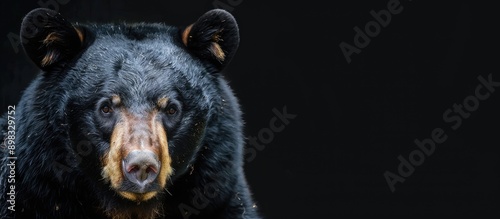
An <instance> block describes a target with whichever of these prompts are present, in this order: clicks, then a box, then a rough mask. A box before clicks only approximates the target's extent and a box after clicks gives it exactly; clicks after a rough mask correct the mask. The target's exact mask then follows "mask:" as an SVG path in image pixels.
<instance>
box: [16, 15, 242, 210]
mask: <svg viewBox="0 0 500 219" xmlns="http://www.w3.org/2000/svg"><path fill="white" fill-rule="evenodd" d="M21 31H22V32H21V33H22V36H23V40H24V42H23V46H24V48H25V51H26V53H27V54H28V56H29V57H30V58H31V59H32V60H33V61H34V63H35V64H37V65H38V66H39V67H40V68H41V69H42V70H43V77H44V81H45V82H44V83H46V84H47V85H48V86H55V87H59V88H61V89H63V88H64V90H61V91H60V92H61V99H62V100H63V101H61V102H62V103H64V105H63V106H60V108H62V110H63V111H64V114H65V116H66V119H67V122H68V124H70V129H69V137H70V139H71V145H70V147H72V149H73V150H75V151H77V152H78V150H79V148H78V145H80V144H81V143H82V142H90V145H91V149H92V150H90V152H88V153H85V156H83V159H82V162H81V164H80V166H81V167H82V170H83V174H85V175H88V176H89V177H90V178H99V179H102V180H101V181H99V182H98V183H100V184H99V185H98V186H102V187H106V188H109V187H110V188H111V189H112V190H113V191H115V192H116V193H118V194H119V195H120V196H121V197H123V198H126V199H128V200H131V201H135V202H142V201H147V200H149V199H151V198H153V197H155V196H157V194H158V193H162V192H163V191H164V190H165V189H166V188H167V184H168V182H169V181H172V180H175V179H176V177H178V176H181V175H183V174H185V173H186V171H187V170H188V169H189V168H188V167H189V166H190V165H191V164H192V162H193V158H194V156H195V155H196V153H197V152H198V150H199V149H200V147H201V146H202V145H201V142H202V140H203V138H204V134H205V128H206V125H207V123H208V122H209V120H210V118H211V117H212V116H213V114H214V109H213V106H212V105H211V103H212V102H214V100H213V98H220V97H218V96H217V93H218V92H219V91H218V90H217V89H218V87H217V78H216V77H215V75H214V74H218V72H219V71H220V70H222V68H223V67H224V66H225V65H226V64H227V63H228V62H229V60H230V59H231V57H232V56H233V55H234V52H235V51H236V49H237V46H238V42H239V35H238V28H237V25H236V22H235V21H234V19H233V17H232V16H231V15H230V14H228V13H227V12H225V11H222V10H212V11H210V12H207V13H206V14H204V15H203V16H202V17H200V19H199V20H198V21H197V22H195V23H193V24H192V25H190V26H188V27H186V28H177V27H171V26H167V25H163V24H106V25H79V26H75V25H72V24H70V23H69V22H67V21H66V20H65V19H64V18H62V17H61V16H60V15H59V14H57V13H55V12H54V11H50V10H47V9H38V10H34V11H32V12H30V13H29V14H28V15H27V16H26V17H25V19H24V20H23V25H22V30H21Z"/></svg>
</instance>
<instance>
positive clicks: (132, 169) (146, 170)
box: [127, 163, 157, 181]
mask: <svg viewBox="0 0 500 219" xmlns="http://www.w3.org/2000/svg"><path fill="white" fill-rule="evenodd" d="M127 173H129V174H133V175H135V177H136V178H137V179H138V180H139V181H144V180H146V179H147V178H148V177H149V176H150V175H155V174H156V173H157V168H156V167H155V165H154V164H147V163H143V164H139V165H134V164H132V165H129V166H128V167H127Z"/></svg>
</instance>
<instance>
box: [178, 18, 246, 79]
mask: <svg viewBox="0 0 500 219" xmlns="http://www.w3.org/2000/svg"><path fill="white" fill-rule="evenodd" d="M182 42H183V43H184V45H185V46H186V47H187V48H188V50H189V51H191V52H192V53H193V54H194V55H196V56H198V57H199V58H200V59H202V60H205V61H208V62H210V63H212V64H213V65H214V66H215V67H216V68H217V70H222V69H223V68H224V67H225V66H226V65H227V63H229V61H230V60H231V58H232V57H233V55H234V54H235V53H236V50H237V49H238V46H239V43H240V35H239V29H238V25H237V23H236V20H235V19H234V17H233V16H232V15H231V14H230V13H229V12H227V11H225V10H223V9H212V10H210V11H208V12H206V13H205V14H203V15H202V16H201V17H200V18H198V20H197V21H196V22H194V23H193V24H191V25H189V26H187V27H186V28H184V29H183V31H182Z"/></svg>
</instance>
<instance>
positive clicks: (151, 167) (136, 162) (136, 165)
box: [122, 150, 160, 188]
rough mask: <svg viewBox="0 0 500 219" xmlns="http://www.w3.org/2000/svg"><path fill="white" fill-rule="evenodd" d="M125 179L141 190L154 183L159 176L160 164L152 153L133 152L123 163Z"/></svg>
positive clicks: (144, 151)
mask: <svg viewBox="0 0 500 219" xmlns="http://www.w3.org/2000/svg"><path fill="white" fill-rule="evenodd" d="M122 168H123V173H124V175H125V177H126V178H127V179H128V180H129V181H130V182H132V183H134V184H136V185H137V186H139V187H140V188H144V187H145V186H146V185H148V184H150V183H151V182H153V181H154V180H155V179H156V177H157V176H158V172H159V169H160V162H159V161H158V157H157V156H156V154H155V153H153V152H152V151H147V150H134V151H131V152H130V153H129V154H128V155H127V157H125V159H123V162H122Z"/></svg>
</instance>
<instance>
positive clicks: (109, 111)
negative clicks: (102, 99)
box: [101, 105, 113, 114]
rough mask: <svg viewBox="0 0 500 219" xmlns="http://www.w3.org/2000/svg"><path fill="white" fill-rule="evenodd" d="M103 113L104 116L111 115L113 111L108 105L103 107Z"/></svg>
mask: <svg viewBox="0 0 500 219" xmlns="http://www.w3.org/2000/svg"><path fill="white" fill-rule="evenodd" d="M101 112H102V113H104V114H109V113H112V112H113V109H112V108H111V107H109V106H108V105H104V106H102V107H101Z"/></svg>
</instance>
